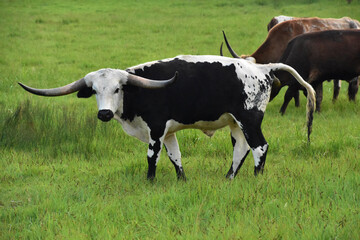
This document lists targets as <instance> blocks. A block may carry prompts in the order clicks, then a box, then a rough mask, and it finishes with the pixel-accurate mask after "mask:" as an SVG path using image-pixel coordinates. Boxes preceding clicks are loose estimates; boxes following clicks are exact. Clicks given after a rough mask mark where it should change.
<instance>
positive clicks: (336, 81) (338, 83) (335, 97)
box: [332, 79, 341, 103]
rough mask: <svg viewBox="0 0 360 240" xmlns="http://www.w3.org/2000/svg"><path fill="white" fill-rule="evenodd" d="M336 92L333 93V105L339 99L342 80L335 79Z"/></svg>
mask: <svg viewBox="0 0 360 240" xmlns="http://www.w3.org/2000/svg"><path fill="white" fill-rule="evenodd" d="M333 82H334V91H333V99H332V101H333V103H334V102H336V100H337V99H338V97H339V93H340V88H341V80H339V79H334V80H333Z"/></svg>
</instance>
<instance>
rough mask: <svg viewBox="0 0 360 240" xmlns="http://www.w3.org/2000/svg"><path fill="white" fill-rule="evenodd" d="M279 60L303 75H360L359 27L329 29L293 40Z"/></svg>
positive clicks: (319, 77)
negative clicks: (353, 28)
mask: <svg viewBox="0 0 360 240" xmlns="http://www.w3.org/2000/svg"><path fill="white" fill-rule="evenodd" d="M280 62H282V63H285V64H288V65H290V66H292V67H293V68H295V69H296V70H297V71H298V72H299V74H300V75H302V76H303V77H304V78H308V77H309V76H307V74H309V73H313V74H320V75H319V76H318V80H327V79H344V80H348V79H351V78H354V77H356V76H357V75H360V30H328V31H322V32H314V33H307V34H303V35H300V36H298V37H296V38H294V39H293V40H291V41H290V42H289V44H288V46H287V48H286V50H285V51H284V54H283V56H282V57H281V59H280Z"/></svg>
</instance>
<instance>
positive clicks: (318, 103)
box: [315, 82, 323, 112]
mask: <svg viewBox="0 0 360 240" xmlns="http://www.w3.org/2000/svg"><path fill="white" fill-rule="evenodd" d="M315 92H316V112H320V111H321V102H322V99H323V83H322V82H321V83H319V84H318V85H317V86H316V87H315Z"/></svg>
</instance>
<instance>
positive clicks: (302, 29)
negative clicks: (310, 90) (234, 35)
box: [220, 17, 360, 106]
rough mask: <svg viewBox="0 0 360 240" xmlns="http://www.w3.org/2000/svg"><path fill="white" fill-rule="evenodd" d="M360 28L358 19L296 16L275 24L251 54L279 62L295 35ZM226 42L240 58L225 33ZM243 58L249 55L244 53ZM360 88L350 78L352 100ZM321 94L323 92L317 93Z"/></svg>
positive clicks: (259, 61)
mask: <svg viewBox="0 0 360 240" xmlns="http://www.w3.org/2000/svg"><path fill="white" fill-rule="evenodd" d="M356 28H360V23H359V21H357V20H354V19H351V18H348V17H343V18H340V19H334V18H324V19H322V18H294V19H293V20H288V21H284V22H281V23H279V24H277V25H275V26H274V27H273V28H272V29H271V30H270V31H269V34H268V36H267V38H266V40H265V42H264V43H263V44H262V45H261V46H260V47H259V48H258V49H257V50H256V51H255V52H254V53H253V54H251V55H250V56H251V57H253V58H255V60H256V62H257V63H271V62H272V63H274V62H279V60H280V58H281V56H282V55H283V53H284V51H285V49H286V46H287V44H288V42H289V41H290V40H291V39H293V38H294V37H296V36H298V35H300V34H304V33H309V32H317V31H323V30H332V29H334V30H342V29H356ZM224 39H225V43H226V45H227V47H228V49H229V51H230V53H231V55H232V56H233V57H235V58H239V55H238V54H236V52H235V51H234V50H233V49H232V48H231V46H230V44H229V43H228V41H227V39H226V36H225V33H224ZM220 55H222V49H220ZM241 57H243V58H247V57H249V56H247V55H243V56H241ZM337 86H338V84H335V87H334V91H335V92H334V96H336V91H337V89H336V88H337ZM357 90H358V83H357V82H356V81H354V80H349V90H348V95H349V99H350V100H355V94H356V92H357ZM317 94H319V95H321V93H317ZM294 97H295V105H296V106H299V97H298V93H297V94H295V95H294Z"/></svg>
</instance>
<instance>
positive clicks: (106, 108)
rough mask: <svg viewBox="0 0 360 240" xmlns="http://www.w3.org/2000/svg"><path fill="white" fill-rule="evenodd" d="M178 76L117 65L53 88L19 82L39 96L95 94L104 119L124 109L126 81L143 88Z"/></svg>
mask: <svg viewBox="0 0 360 240" xmlns="http://www.w3.org/2000/svg"><path fill="white" fill-rule="evenodd" d="M176 77H177V72H176V73H175V75H174V77H172V78H171V79H168V80H150V79H146V78H143V77H139V76H136V75H133V74H130V73H128V72H126V71H123V70H118V69H110V68H107V69H100V70H98V71H95V72H91V73H89V74H87V75H86V76H85V77H84V78H81V79H79V80H77V81H75V82H73V83H70V84H68V85H66V86H62V87H59V88H52V89H36V88H31V87H28V86H26V85H24V84H22V83H19V84H20V86H22V87H23V88H24V89H25V90H26V91H28V92H30V93H33V94H36V95H40V96H62V95H66V94H70V93H74V92H78V93H77V96H78V97H80V98H88V97H90V96H92V95H93V94H95V95H96V101H97V105H98V109H99V112H98V118H99V119H100V120H102V121H105V122H107V121H109V120H111V119H112V118H113V117H114V114H115V113H116V112H117V111H122V104H123V90H122V87H123V85H132V86H137V87H142V88H163V87H165V86H167V85H169V84H171V83H172V82H173V81H175V79H176Z"/></svg>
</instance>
